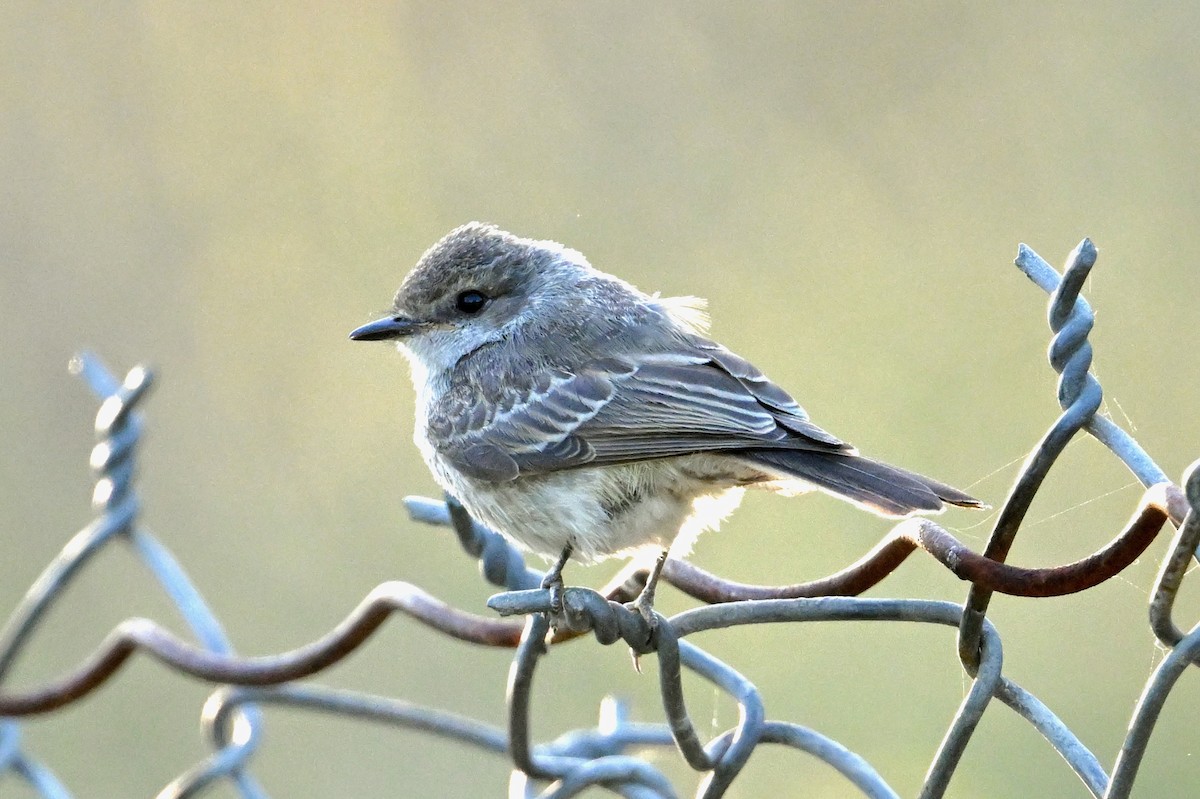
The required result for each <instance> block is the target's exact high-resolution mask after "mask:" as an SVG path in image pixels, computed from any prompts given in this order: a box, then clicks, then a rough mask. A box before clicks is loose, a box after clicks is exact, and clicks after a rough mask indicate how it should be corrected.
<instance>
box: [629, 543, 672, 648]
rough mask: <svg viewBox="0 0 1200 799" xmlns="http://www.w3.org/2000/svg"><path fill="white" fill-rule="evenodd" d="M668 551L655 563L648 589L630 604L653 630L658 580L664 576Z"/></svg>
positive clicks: (649, 578)
mask: <svg viewBox="0 0 1200 799" xmlns="http://www.w3.org/2000/svg"><path fill="white" fill-rule="evenodd" d="M667 553H668V550H665V549H664V550H663V551H662V554H661V555H659V556H658V560H656V561H654V568H653V569H651V570H650V576H649V577H647V578H646V587H645V588H643V589H642V592H641V593H640V594H638V595H637V599H635V600H633V602H631V603H629V606H630V607H631V608H633V609H634V610H636V611H637V612H638V613H640V614H641V615H642V618H643V619H645V620H646V624H648V625H650V629H651V630H653V629H654V626H655V622H654V591H655V589H657V588H658V578H659V577H660V576H662V570H663V566H665V565H666V563H667Z"/></svg>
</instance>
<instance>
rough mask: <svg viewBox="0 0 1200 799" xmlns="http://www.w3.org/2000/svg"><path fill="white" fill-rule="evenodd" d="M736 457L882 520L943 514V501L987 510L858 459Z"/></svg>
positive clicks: (769, 452) (801, 454)
mask: <svg viewBox="0 0 1200 799" xmlns="http://www.w3.org/2000/svg"><path fill="white" fill-rule="evenodd" d="M738 457H739V458H741V459H743V460H745V461H748V462H750V463H752V464H754V465H755V466H758V467H759V468H762V469H764V470H765V471H767V472H770V473H773V474H779V475H782V476H786V477H790V478H795V479H799V480H802V481H804V482H806V483H811V484H812V485H814V486H816V487H817V488H819V489H821V490H823V491H826V492H828V493H830V494H834V495H836V496H839V497H841V498H843V499H848V500H850V501H851V502H854V503H856V504H858V505H862V506H863V507H865V508H867V509H868V510H871V511H874V512H875V513H878V514H880V515H881V516H892V517H904V516H911V515H912V514H914V513H937V512H940V511H942V510H944V508H945V506H944V505H943V503H944V502H948V503H950V504H951V505H959V506H962V507H964V508H983V507H986V506H985V505H984V504H983V503H982V502H980V501H979V500H977V499H975V498H974V497H972V496H970V495H968V494H965V493H963V492H962V491H959V490H958V489H957V488H954V487H952V486H948V485H946V484H945V483H942V482H939V481H937V480H933V479H931V478H929V477H925V476H923V475H919V474H916V473H914V472H910V471H907V470H905V469H901V468H899V467H897V466H890V465H888V464H886V463H880V462H879V461H873V460H871V459H870V458H864V457H862V456H860V455H840V454H836V453H827V452H812V451H806V450H785V449H761V450H748V451H745V452H739V453H738Z"/></svg>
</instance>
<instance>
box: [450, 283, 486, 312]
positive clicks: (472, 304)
mask: <svg viewBox="0 0 1200 799" xmlns="http://www.w3.org/2000/svg"><path fill="white" fill-rule="evenodd" d="M487 301H488V298H487V295H486V294H484V293H483V292H480V291H476V290H475V289H468V290H466V291H464V292H462V293H460V294H459V295H458V297H456V298H455V300H454V307H455V308H458V310H460V311H462V312H463V313H465V314H477V313H479V312H480V311H482V310H483V306H485V305H487Z"/></svg>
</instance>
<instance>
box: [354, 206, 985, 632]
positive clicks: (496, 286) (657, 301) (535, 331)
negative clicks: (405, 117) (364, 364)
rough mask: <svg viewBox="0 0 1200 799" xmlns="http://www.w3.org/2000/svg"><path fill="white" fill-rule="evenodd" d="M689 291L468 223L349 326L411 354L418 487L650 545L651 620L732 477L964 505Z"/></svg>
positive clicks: (527, 537)
mask: <svg viewBox="0 0 1200 799" xmlns="http://www.w3.org/2000/svg"><path fill="white" fill-rule="evenodd" d="M706 324H707V320H706V318H705V316H704V313H703V302H702V301H700V300H697V299H695V298H690V297H688V298H671V299H668V298H660V297H657V296H652V295H648V294H644V293H642V292H641V291H639V290H638V289H636V288H635V287H633V286H632V285H630V284H629V283H626V282H625V281H623V280H621V279H619V278H616V277H613V276H612V275H608V274H605V273H604V272H601V271H599V270H597V269H595V268H593V267H592V266H591V265H590V264H589V263H588V261H587V259H586V258H584V257H583V255H581V254H580V253H578V252H576V251H575V250H571V249H568V248H566V247H563V246H562V245H560V244H557V243H555V242H551V241H534V240H531V239H525V238H520V237H517V236H514V235H512V234H511V233H506V232H505V231H503V230H500V229H499V228H497V227H495V226H493V225H485V224H481V223H478V222H472V223H470V224H467V225H463V226H462V227H459V228H457V229H455V230H453V231H451V232H450V233H449V234H448V235H446V236H445V237H444V238H443V239H442V240H441V241H439V242H437V243H436V244H434V245H433V246H432V247H430V248H429V250H427V251H426V252H425V254H424V255H423V256H421V259H420V261H418V262H417V265H416V267H414V268H413V270H412V271H411V272H410V273H409V274H408V276H407V277H406V278H405V279H404V282H403V283H402V284H401V286H400V290H399V291H398V292H397V293H396V297H395V302H394V304H393V307H392V312H391V313H390V314H388V315H387V316H385V317H384V318H382V319H379V320H376V321H374V322H371V323H369V324H366V325H363V326H362V327H360V328H358V329H357V330H355V331H354V332H352V333H351V334H350V338H352V339H354V340H356V341H380V340H387V341H394V342H396V344H397V345H398V346H399V349H400V351H401V352H403V353H404V354H405V355H406V356H407V357H408V361H409V363H410V365H411V367H412V379H413V385H414V387H415V388H416V397H417V423H416V434H415V441H416V444H417V447H418V448H419V449H420V451H421V454H422V456H424V459H425V462H426V464H428V466H429V468H430V470H431V471H432V472H433V474H434V477H435V478H436V479H437V481H438V483H440V484H441V486H442V487H443V488H445V489H446V491H448V492H450V493H451V494H452V495H454V496H455V497H456V498H458V499H459V500H460V501H461V502H462V504H463V505H464V506H465V507H466V508H467V510H468V511H470V513H471V515H472V516H474V517H475V518H476V519H478V520H479V521H481V522H483V523H484V524H487V525H488V526H490V527H492V528H493V529H495V530H497V531H499V532H500V533H502V534H503V535H504V536H506V537H507V538H508V539H510V540H511V541H513V542H515V543H516V544H518V545H520V546H521V547H523V548H525V549H527V550H531V551H533V552H535V553H538V554H540V555H543V556H546V557H548V558H554V557H556V556H557V558H558V559H557V561H556V563H555V565H554V567H553V568H552V569H551V570H550V572H549V573H548V574H547V578H546V582H545V583H544V585H545V586H546V587H550V588H554V589H556V590H557V591H558V592H559V595H561V588H562V577H561V574H562V568H563V566H564V565H565V564H566V562H567V561H568V559H571V558H574V559H575V560H578V561H581V562H584V563H591V562H595V561H599V560H603V559H605V558H610V557H614V556H636V555H639V554H642V553H645V552H647V551H650V552H653V553H654V554H655V555H657V560H656V561H655V566H654V569H653V571H652V572H651V575H650V579H649V580H648V581H647V584H646V587H645V589H644V590H643V592H642V594H641V595H640V596H639V597H638V599H637V601H636V603H635V606H636V607H637V608H638V610H639V611H640V612H641V613H642V614H643V615H644V616H645V617H646V619H647V621H649V622H651V623H653V617H652V615H651V608H652V604H653V598H654V589H655V585H656V584H657V581H658V576H659V574H660V573H661V570H662V566H663V563H664V562H665V561H666V558H667V555H668V553H669V551H674V552H675V553H676V554H677V555H682V554H687V552H688V551H689V550H690V547H691V544H692V542H693V541H694V539H695V537H696V535H698V534H699V533H700V532H701V531H702V530H704V529H706V528H714V527H716V526H717V525H718V524H719V523H720V521H721V520H722V519H723V518H724V517H725V516H726V515H727V514H728V513H729V512H731V511H732V510H733V509H734V508H735V507H736V506H737V504H738V502H739V501H740V500H741V496H742V493H743V489H745V488H746V487H759V488H767V489H771V490H775V491H781V492H787V493H797V492H802V491H806V490H810V489H814V488H815V489H818V490H821V491H824V492H826V493H829V494H832V495H834V496H836V497H840V498H842V499H846V500H849V501H850V502H853V503H855V504H856V505H859V506H860V507H863V508H865V509H867V510H869V511H872V512H874V513H876V514H879V515H881V516H889V517H904V516H909V515H911V514H915V513H931V512H938V511H941V510H942V509H943V503H950V504H953V505H961V506H964V507H971V508H976V507H982V505H981V503H980V502H979V501H978V500H976V499H974V498H973V497H970V496H968V495H967V494H965V493H963V492H962V491H959V490H958V489H955V488H952V487H950V486H948V485H946V484H944V483H941V482H938V481H937V480H932V479H930V478H928V477H923V476H921V475H919V474H914V473H913V472H909V471H905V470H904V469H900V468H897V467H895V466H889V465H887V464H884V463H880V462H879V461H874V460H871V459H869V458H865V457H863V456H861V455H859V454H858V452H857V451H856V450H855V449H854V447H852V446H851V445H849V444H847V443H846V442H844V441H842V440H841V439H839V438H837V437H836V436H833V435H831V434H829V433H827V432H826V431H824V430H822V429H821V428H820V427H817V426H816V425H815V424H813V423H812V422H811V421H809V418H808V414H807V413H805V412H804V409H803V408H801V407H800V406H799V405H798V404H797V403H796V401H795V400H793V399H792V398H791V396H789V395H788V394H787V392H785V391H784V390H783V389H781V388H780V387H779V386H777V385H775V384H774V383H772V382H771V381H770V380H768V379H767V378H766V376H765V375H763V373H762V372H760V371H759V370H758V369H756V368H755V367H754V366H753V365H751V364H750V363H749V362H748V361H746V360H744V359H742V358H740V357H739V356H737V355H735V354H734V353H732V352H730V351H729V350H727V349H726V348H725V347H722V346H721V345H720V344H717V343H716V342H714V341H712V340H710V339H708V338H707V337H706V336H705V329H706Z"/></svg>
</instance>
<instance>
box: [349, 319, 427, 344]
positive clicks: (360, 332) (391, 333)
mask: <svg viewBox="0 0 1200 799" xmlns="http://www.w3.org/2000/svg"><path fill="white" fill-rule="evenodd" d="M420 328H421V323H420V322H418V321H416V320H414V319H409V318H408V317H406V316H385V317H383V318H382V319H376V320H375V321H374V322H368V323H367V324H365V325H363V326H362V327H360V328H357V329H355V330H353V331H351V333H350V338H352V339H354V340H355V341H388V340H390V339H396V338H403V337H404V336H407V335H409V334H410V333H415V332H416V331H417V330H419V329H420Z"/></svg>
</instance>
